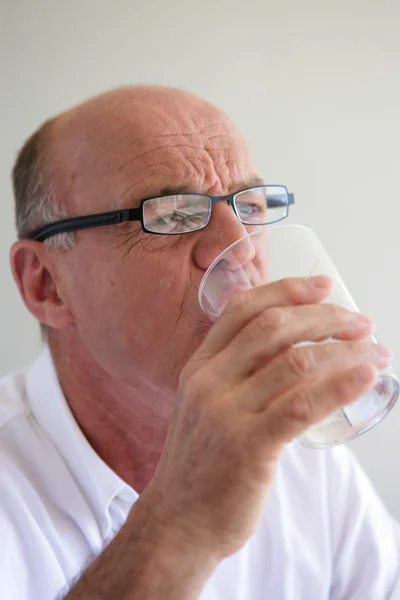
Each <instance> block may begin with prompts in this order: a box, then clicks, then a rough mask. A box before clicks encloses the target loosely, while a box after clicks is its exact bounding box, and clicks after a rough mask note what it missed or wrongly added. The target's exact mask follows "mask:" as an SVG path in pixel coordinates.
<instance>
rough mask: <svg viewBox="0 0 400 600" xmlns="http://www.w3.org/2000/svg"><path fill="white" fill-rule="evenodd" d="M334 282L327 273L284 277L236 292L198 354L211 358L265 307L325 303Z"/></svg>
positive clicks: (198, 355)
mask: <svg viewBox="0 0 400 600" xmlns="http://www.w3.org/2000/svg"><path fill="white" fill-rule="evenodd" d="M332 286H333V281H332V280H331V279H329V277H326V276H325V275H318V276H317V277H311V278H307V279H306V278H292V279H282V280H280V281H275V282H273V283H268V284H266V285H262V286H259V287H256V288H253V289H251V290H247V291H245V292H240V293H239V294H236V296H234V297H233V298H232V299H231V300H230V301H229V302H228V304H227V306H226V308H225V310H224V311H223V313H222V315H221V316H220V317H219V319H218V320H217V321H216V323H215V324H214V325H213V327H212V328H211V329H210V331H209V333H208V335H207V337H206V339H205V340H204V342H203V344H202V345H201V347H200V348H199V350H198V351H197V352H196V357H198V358H199V357H202V358H210V357H211V356H214V355H215V354H217V353H218V352H220V351H221V350H222V349H223V348H225V346H226V345H227V344H228V343H229V342H230V341H231V340H232V339H233V338H234V337H235V336H236V335H237V334H238V332H239V331H240V330H241V329H243V327H245V326H246V325H247V324H248V323H250V321H251V320H252V319H254V318H256V317H257V316H258V315H259V314H260V313H261V312H262V311H264V310H265V309H266V308H270V307H274V306H289V305H300V304H317V303H320V302H323V301H324V300H325V299H326V298H327V297H328V296H329V294H330V292H331V290H332Z"/></svg>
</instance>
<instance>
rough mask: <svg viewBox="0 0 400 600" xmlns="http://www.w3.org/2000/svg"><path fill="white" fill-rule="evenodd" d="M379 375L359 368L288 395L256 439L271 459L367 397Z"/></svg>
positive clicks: (272, 409)
mask: <svg viewBox="0 0 400 600" xmlns="http://www.w3.org/2000/svg"><path fill="white" fill-rule="evenodd" d="M378 375H379V374H378V371H377V369H376V368H375V367H374V366H372V365H358V366H357V367H355V368H353V369H350V370H346V371H343V372H341V373H336V374H335V375H332V376H331V377H329V378H328V379H327V380H326V381H319V382H318V383H316V384H315V385H313V386H309V387H307V386H303V387H302V388H301V389H299V390H295V391H294V392H291V393H289V394H287V395H285V396H284V397H282V398H281V399H280V400H279V401H278V402H276V403H274V404H272V405H271V406H270V407H269V409H268V410H267V411H265V413H264V415H263V419H261V420H260V424H259V427H258V428H257V434H256V435H255V438H258V439H259V438H260V437H261V438H262V439H264V444H265V446H266V451H267V452H268V454H270V455H271V456H270V458H272V457H273V456H274V455H275V452H276V451H279V450H281V449H282V446H283V445H284V444H287V443H288V442H290V441H292V440H293V438H295V437H298V436H299V435H301V434H302V433H304V432H305V431H306V430H307V429H308V428H309V427H311V425H314V424H315V423H318V422H320V421H322V420H323V419H325V418H326V417H328V416H329V415H330V414H332V413H333V412H335V411H336V410H338V409H339V408H340V407H341V406H344V405H346V404H348V403H350V402H353V401H354V400H356V399H357V398H359V397H360V396H362V395H363V394H365V393H366V392H367V391H368V390H369V389H371V388H372V387H373V386H374V385H375V384H376V381H377V379H378ZM259 441H260V440H259ZM271 453H272V454H271ZM266 459H267V457H266Z"/></svg>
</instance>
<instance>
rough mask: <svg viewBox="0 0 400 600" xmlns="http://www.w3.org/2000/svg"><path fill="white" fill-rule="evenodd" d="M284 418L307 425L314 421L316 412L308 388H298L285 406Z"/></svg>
mask: <svg viewBox="0 0 400 600" xmlns="http://www.w3.org/2000/svg"><path fill="white" fill-rule="evenodd" d="M286 418H287V419H290V420H291V421H294V422H296V423H298V424H300V425H304V426H305V427H307V426H308V425H311V424H312V423H314V422H315V419H316V414H315V409H314V405H313V402H312V398H311V395H310V392H309V390H307V389H306V388H302V389H300V390H299V391H298V392H296V394H294V396H293V397H292V398H291V401H290V402H289V404H288V406H287V412H286Z"/></svg>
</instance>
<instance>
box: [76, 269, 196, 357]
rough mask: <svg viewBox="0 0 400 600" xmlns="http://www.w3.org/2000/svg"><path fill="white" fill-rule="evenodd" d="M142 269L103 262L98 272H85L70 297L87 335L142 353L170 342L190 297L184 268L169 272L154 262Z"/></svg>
mask: <svg viewBox="0 0 400 600" xmlns="http://www.w3.org/2000/svg"><path fill="white" fill-rule="evenodd" d="M138 265H140V268H138ZM138 265H135V266H132V264H130V265H129V267H128V265H127V266H126V267H125V268H118V269H115V265H114V268H107V264H103V266H102V268H101V269H100V270H99V271H98V272H97V273H96V272H94V271H93V269H84V268H82V269H80V274H79V275H77V276H76V277H75V278H74V280H73V282H71V283H70V286H69V287H70V289H69V294H68V295H69V297H70V300H71V306H72V310H73V313H74V316H75V319H76V322H77V325H78V328H79V330H80V331H81V335H82V336H83V337H87V336H89V337H91V338H96V343H104V342H105V340H107V343H110V342H112V344H113V345H114V344H116V345H119V346H125V345H127V346H129V345H134V346H136V347H137V348H138V351H141V350H143V351H146V350H147V349H148V346H149V345H151V344H153V343H154V340H155V339H157V340H158V341H159V342H161V343H166V341H168V340H169V339H170V337H171V335H172V331H173V329H174V327H175V325H176V322H177V320H178V319H179V317H180V315H181V312H182V306H183V304H184V303H185V300H186V296H187V281H188V276H187V274H186V273H185V269H184V265H183V264H181V265H180V266H179V268H178V265H176V267H177V268H176V269H171V268H170V269H169V270H167V269H166V268H165V267H163V266H162V265H159V264H157V263H156V262H151V261H141V264H140V261H138ZM99 338H101V339H99Z"/></svg>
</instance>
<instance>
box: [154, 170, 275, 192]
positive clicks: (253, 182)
mask: <svg viewBox="0 0 400 600" xmlns="http://www.w3.org/2000/svg"><path fill="white" fill-rule="evenodd" d="M257 185H265V183H264V179H263V178H262V177H259V176H258V175H256V176H254V177H251V178H250V179H245V180H243V181H240V182H239V183H237V184H236V185H235V192H240V191H241V190H245V189H247V188H251V187H255V186H257ZM190 192H192V193H193V194H196V193H198V194H200V193H201V192H196V191H195V190H194V189H193V188H192V187H191V186H190V185H184V186H181V187H163V188H162V189H161V190H160V191H159V195H160V196H170V195H171V196H172V195H174V194H187V193H190ZM235 192H233V193H235ZM157 195H158V194H157ZM204 195H205V196H207V195H208V194H204ZM211 195H212V194H211ZM218 195H220V194H218ZM221 195H222V196H225V194H221Z"/></svg>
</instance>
